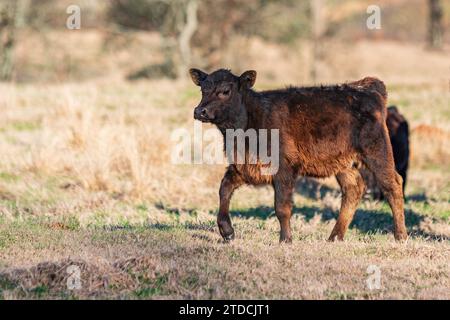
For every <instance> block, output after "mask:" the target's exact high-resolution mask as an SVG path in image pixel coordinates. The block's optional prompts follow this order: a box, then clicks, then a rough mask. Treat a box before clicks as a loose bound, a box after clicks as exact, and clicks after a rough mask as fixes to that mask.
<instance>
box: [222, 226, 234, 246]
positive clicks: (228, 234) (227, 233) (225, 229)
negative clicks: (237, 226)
mask: <svg viewBox="0 0 450 320" xmlns="http://www.w3.org/2000/svg"><path fill="white" fill-rule="evenodd" d="M219 232H220V235H221V236H222V238H223V240H225V242H229V241H232V240H234V229H233V227H232V226H230V225H229V224H227V223H225V224H224V223H219Z"/></svg>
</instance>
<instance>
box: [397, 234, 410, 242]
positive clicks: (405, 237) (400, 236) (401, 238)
mask: <svg viewBox="0 0 450 320" xmlns="http://www.w3.org/2000/svg"><path fill="white" fill-rule="evenodd" d="M394 238H395V240H396V241H398V242H405V241H406V240H408V234H407V233H406V231H404V232H395V233H394Z"/></svg>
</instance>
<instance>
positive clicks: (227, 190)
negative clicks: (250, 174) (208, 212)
mask: <svg viewBox="0 0 450 320" xmlns="http://www.w3.org/2000/svg"><path fill="white" fill-rule="evenodd" d="M243 183H244V182H243V180H242V179H241V178H240V177H239V175H238V174H237V173H236V172H235V171H234V170H232V169H231V168H229V169H228V170H227V172H226V173H225V176H224V177H223V179H222V182H221V184H220V190H219V196H220V206H219V214H218V215H217V225H218V226H219V232H220V234H221V236H222V237H223V239H224V240H225V241H230V240H233V239H234V229H233V226H232V225H231V219H230V212H229V210H230V200H231V196H232V195H233V192H234V190H236V189H237V188H239V187H240V186H241V185H242V184H243Z"/></svg>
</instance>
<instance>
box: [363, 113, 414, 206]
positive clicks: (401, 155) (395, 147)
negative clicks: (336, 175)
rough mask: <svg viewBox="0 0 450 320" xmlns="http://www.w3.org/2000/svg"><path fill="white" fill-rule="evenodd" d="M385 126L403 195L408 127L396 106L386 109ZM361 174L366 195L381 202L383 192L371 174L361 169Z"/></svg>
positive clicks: (407, 148)
mask: <svg viewBox="0 0 450 320" xmlns="http://www.w3.org/2000/svg"><path fill="white" fill-rule="evenodd" d="M386 125H387V128H388V132H389V137H390V139H391V145H392V152H393V154H394V163H395V170H397V172H398V174H399V175H400V176H401V177H402V179H403V194H405V186H406V179H407V175H408V166H409V126H408V122H407V121H406V119H405V117H404V116H403V115H402V114H401V113H400V112H399V110H398V108H397V107H396V106H390V107H389V108H388V113H387V118H386ZM361 174H362V176H363V178H364V181H365V183H366V185H367V189H368V193H369V194H370V195H371V196H372V197H373V198H374V199H377V200H383V199H384V197H383V192H382V191H381V188H380V187H379V186H378V184H377V181H376V179H375V177H374V175H373V173H372V172H370V171H369V170H367V169H365V168H362V169H361Z"/></svg>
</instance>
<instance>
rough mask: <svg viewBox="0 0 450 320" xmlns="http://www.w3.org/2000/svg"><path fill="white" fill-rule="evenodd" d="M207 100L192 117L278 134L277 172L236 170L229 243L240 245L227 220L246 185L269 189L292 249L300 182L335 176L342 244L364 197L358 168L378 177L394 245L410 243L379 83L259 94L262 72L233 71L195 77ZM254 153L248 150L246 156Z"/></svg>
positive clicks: (224, 208)
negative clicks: (391, 219) (391, 221)
mask: <svg viewBox="0 0 450 320" xmlns="http://www.w3.org/2000/svg"><path fill="white" fill-rule="evenodd" d="M190 74H191V77H192V80H193V81H194V83H195V84H196V85H198V86H200V87H201V89H202V100H201V102H200V104H199V106H198V107H197V108H196V109H195V111H194V117H195V119H197V120H200V121H203V122H210V123H214V124H215V125H216V126H217V128H218V129H219V130H220V131H221V132H222V133H223V134H224V135H225V131H226V129H243V130H248V129H269V130H270V129H279V133H280V141H279V142H280V151H279V152H280V154H279V160H280V163H279V170H278V172H277V173H276V174H274V175H271V176H264V175H262V174H261V171H260V167H261V165H259V164H248V163H246V164H242V165H236V164H231V165H230V166H229V167H228V169H227V171H226V173H225V176H224V178H223V180H222V183H221V186H220V192H219V193H220V208H219V214H218V218H217V221H218V226H219V231H220V233H221V235H222V236H223V238H224V239H225V240H231V239H233V237H234V229H233V227H232V225H231V220H230V216H229V203H230V199H231V196H232V193H233V192H234V191H235V190H236V189H237V188H238V187H239V186H241V185H243V184H251V185H258V184H271V185H272V186H273V188H274V190H275V212H276V215H277V217H278V219H279V221H280V226H281V232H280V241H281V242H291V241H292V234H291V227H290V218H291V214H292V205H293V203H292V194H293V189H294V183H295V180H296V178H297V177H298V176H299V175H303V176H311V177H319V178H320V177H329V176H332V175H334V176H336V178H337V181H338V183H339V185H340V187H341V190H342V204H341V209H340V213H339V217H338V220H337V223H336V225H335V227H334V229H333V231H332V232H331V235H330V237H329V240H331V241H333V240H335V239H338V240H343V239H344V235H345V232H346V231H347V228H348V226H349V224H350V222H351V221H352V218H353V215H354V213H355V210H356V208H357V206H358V203H359V201H360V199H361V197H362V195H363V193H364V190H365V185H364V181H363V179H362V177H361V174H360V173H359V170H358V169H359V168H360V166H361V165H362V164H364V165H365V166H366V167H367V168H368V169H369V170H370V171H372V172H373V173H374V174H375V177H376V179H377V182H378V183H379V185H380V187H381V188H382V190H383V193H384V194H385V196H386V198H387V200H388V202H389V204H390V206H391V209H392V212H393V216H394V227H395V232H394V233H395V238H396V239H397V240H404V239H406V238H407V233H406V227H405V221H404V212H403V193H402V178H401V177H400V175H398V174H397V173H396V171H395V166H394V158H393V155H392V148H391V145H390V141H389V135H388V130H387V127H386V121H385V120H386V99H387V92H386V87H385V86H384V84H383V82H381V81H380V80H378V79H375V78H370V77H367V78H364V79H362V80H360V81H356V82H352V83H347V84H342V85H335V86H320V87H300V88H297V87H290V88H287V89H281V90H271V91H263V92H256V91H254V90H252V89H251V88H252V87H253V85H254V83H255V80H256V72H255V71H247V72H244V73H243V74H242V75H241V76H235V75H234V74H232V73H231V72H230V71H228V70H223V69H222V70H218V71H215V72H213V73H211V74H209V75H208V74H206V73H204V72H202V71H200V70H197V69H191V70H190ZM247 152H248V150H247Z"/></svg>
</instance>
